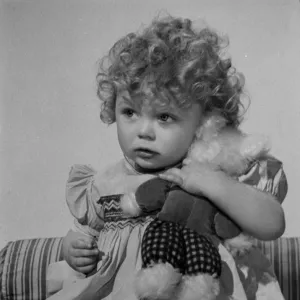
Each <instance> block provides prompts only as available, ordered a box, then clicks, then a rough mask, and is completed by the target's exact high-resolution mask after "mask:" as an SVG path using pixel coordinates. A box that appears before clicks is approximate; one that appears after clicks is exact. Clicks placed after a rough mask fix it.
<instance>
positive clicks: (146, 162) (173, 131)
mask: <svg viewBox="0 0 300 300" xmlns="http://www.w3.org/2000/svg"><path fill="white" fill-rule="evenodd" d="M136 98H137V97H136ZM156 102H158V103H153V101H151V100H150V101H149V100H147V99H143V98H142V97H140V98H137V99H134V100H130V99H129V97H128V96H127V97H126V95H125V94H123V95H122V94H121V95H119V96H118V98H117V101H116V123H117V131H118V139H119V144H120V147H121V149H122V151H123V153H124V155H125V156H127V157H128V158H130V159H131V160H133V161H134V162H135V163H136V164H137V165H139V166H140V167H142V168H145V169H151V170H155V169H160V168H166V167H171V166H173V165H175V164H176V163H178V162H180V160H181V159H183V157H184V156H185V155H186V153H187V151H188V148H189V147H190V145H191V143H192V141H193V139H194V135H195V131H196V129H197V127H198V126H199V125H200V121H201V108H200V105H199V104H193V105H191V106H190V107H189V108H178V107H176V106H175V105H174V104H172V103H171V104H169V105H167V106H162V105H160V104H159V101H156Z"/></svg>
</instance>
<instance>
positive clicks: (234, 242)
mask: <svg viewBox="0 0 300 300" xmlns="http://www.w3.org/2000/svg"><path fill="white" fill-rule="evenodd" d="M224 245H225V247H226V249H227V250H228V251H229V252H230V253H231V254H232V255H233V256H234V257H236V256H239V255H244V254H245V253H247V252H248V251H249V250H250V249H251V248H252V247H253V245H254V238H253V237H251V236H250V235H246V234H244V233H241V234H239V235H238V236H236V237H234V238H232V239H228V240H225V242H224Z"/></svg>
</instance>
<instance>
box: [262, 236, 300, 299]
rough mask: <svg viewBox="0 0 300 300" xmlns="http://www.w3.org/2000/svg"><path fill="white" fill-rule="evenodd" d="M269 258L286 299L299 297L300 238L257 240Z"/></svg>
mask: <svg viewBox="0 0 300 300" xmlns="http://www.w3.org/2000/svg"><path fill="white" fill-rule="evenodd" d="M258 246H259V247H260V248H261V249H262V251H263V252H264V253H265V254H266V256H267V257H268V258H269V259H270V260H271V263H272V265H273V267H274V271H275V274H276V276H277V278H278V281H279V284H280V287H281V290H282V293H283V295H284V297H285V299H286V300H299V299H300V238H298V237H297V238H296V237H295V238H292V237H290V238H287V237H282V238H280V239H278V240H276V241H272V242H258Z"/></svg>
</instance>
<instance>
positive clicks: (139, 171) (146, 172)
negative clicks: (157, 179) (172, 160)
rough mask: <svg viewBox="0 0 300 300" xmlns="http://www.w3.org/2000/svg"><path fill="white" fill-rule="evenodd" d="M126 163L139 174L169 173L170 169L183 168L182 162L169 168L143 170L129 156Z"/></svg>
mask: <svg viewBox="0 0 300 300" xmlns="http://www.w3.org/2000/svg"><path fill="white" fill-rule="evenodd" d="M124 158H125V161H126V162H127V164H128V165H129V166H130V167H131V168H132V169H133V170H134V171H135V172H136V173H138V174H159V173H163V172H165V171H167V170H168V169H170V168H181V166H182V161H180V162H178V163H176V164H174V165H172V166H168V167H164V168H159V169H148V168H143V167H141V166H140V165H138V164H137V163H135V162H134V161H133V160H132V159H130V158H128V157H127V156H125V155H124Z"/></svg>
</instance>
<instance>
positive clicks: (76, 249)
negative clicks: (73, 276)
mask: <svg viewBox="0 0 300 300" xmlns="http://www.w3.org/2000/svg"><path fill="white" fill-rule="evenodd" d="M63 252H64V259H65V260H66V261H67V263H68V264H69V265H70V266H71V267H72V268H73V269H74V270H76V271H78V272H81V273H84V274H87V273H90V272H92V271H93V270H94V269H95V268H96V266H97V263H98V261H99V259H100V252H99V250H98V247H97V243H96V241H95V240H94V239H93V238H92V237H89V236H87V235H85V234H82V233H80V232H74V231H71V230H70V231H69V232H68V234H67V235H66V237H65V238H64V241H63Z"/></svg>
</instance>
